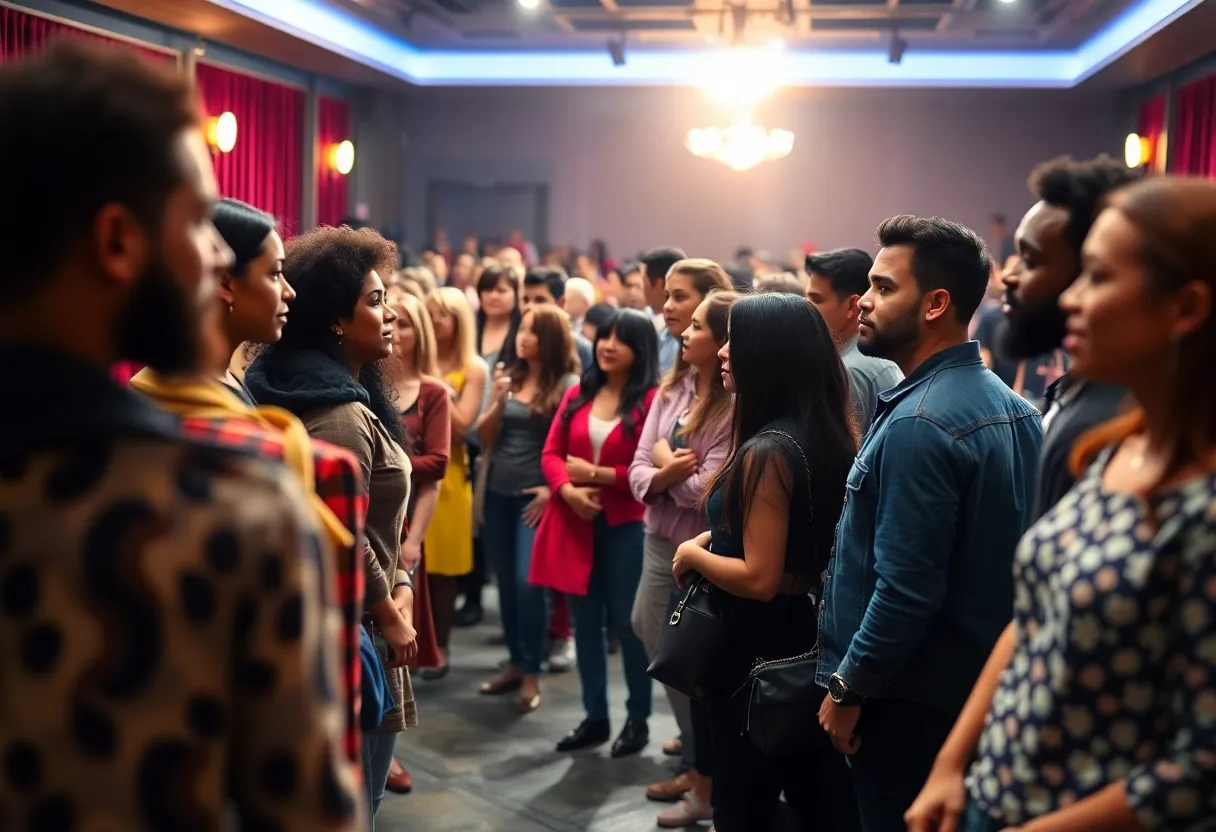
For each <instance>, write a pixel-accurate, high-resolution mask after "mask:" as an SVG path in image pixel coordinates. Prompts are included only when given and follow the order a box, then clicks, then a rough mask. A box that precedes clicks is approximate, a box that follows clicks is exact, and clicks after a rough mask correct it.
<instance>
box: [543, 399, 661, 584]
mask: <svg viewBox="0 0 1216 832" xmlns="http://www.w3.org/2000/svg"><path fill="white" fill-rule="evenodd" d="M578 391H579V385H577V384H576V385H574V386H573V387H571V388H570V389H569V390H567V391H566V395H565V396H563V397H562V403H561V404H560V405H558V408H557V415H556V416H554V418H553V424H552V425H551V426H550V428H549V437H548V439H546V440H545V449H544V451H542V452H541V457H540V467H541V470H542V471H543V472H544V474H545V480H546V481H547V482H548V483H549V488H550V490H551V491H552V492H553V496H552V498H551V499H550V500H549V504H548V505H547V506H546V507H545V514H544V516H543V517H542V518H541V521H540V526H539V527H537V529H536V540H535V542H534V543H533V545H532V566H531V569H530V571H529V573H528V579H529V581H530V582H531V583H533V584H538V585H540V586H547V587H551V588H553V589H556V590H558V591H560V592H568V593H572V594H574V595H586V594H587V584H588V582H589V581H590V579H591V564H592V560H593V557H594V540H593V535H592V523H590V522H588V521H586V520H583V519H582V518H580V517H579V516H578V515H576V514H575V513H574V512H573V511H572V510H571V508H570V506H568V505H566V501H565V500H563V499H562V498H561V497H559V496H558V495H557V492H558V490H559V489H560V488H561V487H562V486H563V485H566V484H567V483H569V482H570V477H569V476H568V475H567V474H566V457H567V456H576V457H579V458H580V459H585V460H588V461H590V460H591V458H592V452H591V432H590V428H589V425H588V422H589V420H590V417H591V404H590V403H587V404H586V405H584V406H583V407H581V408H579V409H578V411H577V412H576V413H575V414H574V416H573V417H572V418H571V419H570V420H569V421H567V420H566V419H564V418H562V414H563V413H565V411H566V406H567V404H569V402H571V401H572V400H573V399H574V397H576V396H577V395H578ZM654 395H655V391H654V390H651V391H650V392H648V393H647V394H646V398H645V401H644V402H643V405H642V408H641V411H642V412H640V413H637V414H635V419H636V421H635V423H634V426H633V429H632V430H630V431H628V432H626V431H625V426H624V424H623V423H622V424H619V425H617V426H616V427H615V428H613V429H612V433H610V434H608V438H607V439H606V440H605V441H604V447H603V448H601V449H600V459H599V463H598V464H599V465H600V466H601V467H604V468H612V469H613V470H614V471H615V472H616V482H615V483H614V484H613V485H611V486H607V487H605V488H601V489H600V496H601V499H602V502H603V506H604V514H603V517H604V520H605V521H607V523H608V525H610V526H620V525H622V524H624V523H635V522H638V521H640V520H641V519H642V518H643V517H644V516H645V513H646V507H645V506H643V505H642V504H641V503H639V502H638V501H637V500H635V499H634V497H633V492H632V491H631V490H630V487H629V465H630V463H631V462H633V454H634V451H635V450H637V447H638V438H639V436H640V435H641V433H642V424H643V422H644V421H645V419H646V414H647V412H648V411H649V410H650V404H651V402H652V401H654Z"/></svg>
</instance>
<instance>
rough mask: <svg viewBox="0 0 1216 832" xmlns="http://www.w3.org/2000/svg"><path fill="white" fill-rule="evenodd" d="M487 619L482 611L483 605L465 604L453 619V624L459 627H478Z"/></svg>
mask: <svg viewBox="0 0 1216 832" xmlns="http://www.w3.org/2000/svg"><path fill="white" fill-rule="evenodd" d="M485 617H486V614H485V611H484V610H482V608H481V604H476V605H472V604H465V605H464V606H463V607H461V608H460V609H458V610H456V614H455V615H454V616H453V617H452V624H454V625H455V626H457V627H476V626H477V625H478V624H480V623H481V622H482V619H484V618H485Z"/></svg>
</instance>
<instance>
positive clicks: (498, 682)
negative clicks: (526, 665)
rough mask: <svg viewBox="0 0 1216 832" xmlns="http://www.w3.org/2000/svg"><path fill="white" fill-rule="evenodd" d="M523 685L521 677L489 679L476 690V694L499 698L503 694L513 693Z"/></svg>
mask: <svg viewBox="0 0 1216 832" xmlns="http://www.w3.org/2000/svg"><path fill="white" fill-rule="evenodd" d="M523 683H524V677H523V676H515V677H505V678H504V677H502V676H499V677H498V678H497V679H491V680H490V681H488V682H486V683H485V684H483V685H482V686H481V687H480V688H478V689H477V692H478V693H480V694H481V695H482V696H500V695H501V694H504V693H514V692H515V691H517V690H519V689H520V687H521V686H522V685H523Z"/></svg>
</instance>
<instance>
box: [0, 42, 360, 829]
mask: <svg viewBox="0 0 1216 832" xmlns="http://www.w3.org/2000/svg"><path fill="white" fill-rule="evenodd" d="M199 112H200V111H199V108H198V103H197V100H196V99H195V96H194V94H193V91H192V90H191V88H190V87H189V85H188V84H187V82H186V81H184V80H183V79H181V78H179V77H176V76H174V75H170V74H168V73H165V72H163V71H162V70H159V69H157V68H154V67H151V66H149V65H147V64H145V63H144V62H143V61H142V60H141V59H139V58H137V57H136V56H134V55H129V54H126V53H124V52H122V51H121V50H119V49H115V48H102V47H96V46H88V45H81V44H76V43H72V42H71V41H61V42H60V43H59V44H58V45H56V46H55V47H54V48H53V49H52V50H51V51H50V52H49V53H48V54H47V55H45V56H44V57H42V58H40V59H37V60H34V61H29V62H24V63H15V64H10V65H7V66H5V67H4V68H2V69H0V154H3V158H6V159H20V158H23V157H28V156H29V154H30V152H31V149H32V150H33V152H34V153H35V154H36V155H35V156H34V157H33V158H32V159H29V161H27V162H26V163H23V164H15V165H10V166H9V169H8V170H7V173H6V179H5V191H4V199H3V200H0V248H2V249H3V250H4V252H5V264H4V269H3V270H2V271H0V384H2V385H3V388H4V389H5V391H6V392H7V394H8V398H7V400H6V401H7V403H6V405H5V406H4V407H3V408H0V615H2V616H3V618H4V626H3V627H0V666H2V667H3V668H4V672H3V673H2V674H0V700H2V701H3V702H4V703H5V706H4V708H3V709H2V710H0V749H2V753H3V755H4V761H5V765H4V770H3V773H2V774H0V807H3V808H2V809H0V816H3V821H0V826H6V827H7V826H11V827H12V828H20V829H99V828H106V829H123V830H131V831H132V832H136V831H137V830H152V829H217V828H220V827H221V826H222V825H223V824H224V823H225V821H226V820H227V819H228V817H229V813H230V810H231V809H235V812H236V814H237V816H238V817H239V819H240V822H241V825H242V826H243V827H246V828H249V829H253V828H270V827H273V828H282V829H293V830H322V829H325V830H332V829H340V830H353V829H356V828H358V807H359V802H358V800H359V798H358V795H359V785H358V781H357V780H356V773H355V771H354V769H353V767H352V766H351V765H350V763H349V762H348V761H347V758H346V755H345V753H344V750H343V748H342V746H341V740H342V729H343V726H344V721H343V718H342V703H341V702H340V701H339V700H338V698H337V697H336V695H335V692H336V691H337V690H338V677H337V666H336V657H335V655H334V650H333V644H334V641H335V640H334V639H333V638H332V637H331V636H330V633H329V619H330V618H331V612H332V610H331V609H330V608H329V607H328V603H327V602H328V601H329V599H330V598H332V593H333V587H332V584H331V583H330V582H329V581H330V570H331V569H332V566H331V565H330V564H329V562H328V560H327V559H326V558H325V557H324V555H325V553H324V552H323V550H322V548H321V546H320V544H319V541H318V539H317V535H316V528H315V524H314V523H313V521H312V519H311V514H310V511H309V508H308V505H307V503H306V501H305V498H304V495H303V493H302V491H301V489H300V487H299V485H298V484H296V482H295V480H294V479H292V478H289V477H288V476H287V475H286V473H285V471H284V469H282V468H281V467H280V466H277V465H273V464H271V463H268V462H264V461H261V460H258V459H256V458H252V457H245V456H243V455H237V454H234V453H230V452H226V451H222V450H219V449H216V448H212V447H207V446H202V445H194V444H191V443H188V442H186V441H184V440H183V439H182V438H181V436H180V435H179V431H178V424H177V422H176V420H174V419H173V418H171V417H169V416H168V415H166V414H165V413H163V412H161V411H159V410H156V409H155V408H154V407H152V406H151V405H150V404H149V403H148V402H147V401H146V400H144V399H142V398H140V397H139V396H138V395H137V394H135V393H133V392H131V391H128V390H126V389H123V388H122V387H119V386H118V385H117V384H115V383H114V382H113V381H111V379H110V376H109V372H108V369H109V367H110V366H111V365H112V364H113V363H114V362H116V361H120V360H131V361H137V362H140V363H142V364H146V365H148V366H150V367H152V368H153V369H155V370H157V371H160V372H162V373H166V374H171V373H176V372H197V371H198V368H199V357H200V355H201V354H202V353H204V352H205V351H206V350H208V349H213V348H214V347H215V345H213V344H210V343H200V341H208V342H209V338H208V337H207V330H206V328H202V327H200V326H199V323H200V315H202V314H204V313H209V312H210V311H211V310H212V308H213V306H214V304H215V303H216V302H217V298H216V287H217V285H218V280H219V277H220V275H221V273H222V272H223V270H224V268H225V267H226V265H227V262H228V260H229V258H230V257H231V256H232V254H231V252H230V251H229V250H228V248H227V247H226V246H225V245H224V244H223V242H222V241H221V239H220V238H219V235H218V234H217V233H216V230H215V227H214V226H213V225H212V223H211V210H212V206H213V203H214V202H215V200H216V185H215V180H214V176H213V174H212V172H211V163H210V158H209V155H208V153H207V148H206V145H205V144H204V142H203V139H202V136H201V132H200V129H199V128H200V125H199V123H198V119H199ZM200 333H202V334H203V338H201V339H200V337H199V336H200ZM212 334H215V335H218V332H213V333H212Z"/></svg>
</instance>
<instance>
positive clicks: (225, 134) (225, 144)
mask: <svg viewBox="0 0 1216 832" xmlns="http://www.w3.org/2000/svg"><path fill="white" fill-rule="evenodd" d="M207 144H209V145H211V148H212V149H213V150H218V151H219V152H220V153H228V152H229V151H230V150H232V148H234V147H236V116H234V115H233V114H232V113H221V114H220V115H218V116H215V117H213V118H209V119H207Z"/></svg>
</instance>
